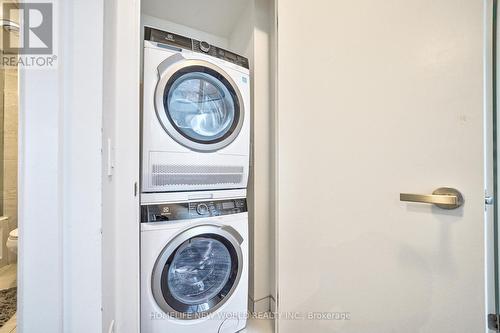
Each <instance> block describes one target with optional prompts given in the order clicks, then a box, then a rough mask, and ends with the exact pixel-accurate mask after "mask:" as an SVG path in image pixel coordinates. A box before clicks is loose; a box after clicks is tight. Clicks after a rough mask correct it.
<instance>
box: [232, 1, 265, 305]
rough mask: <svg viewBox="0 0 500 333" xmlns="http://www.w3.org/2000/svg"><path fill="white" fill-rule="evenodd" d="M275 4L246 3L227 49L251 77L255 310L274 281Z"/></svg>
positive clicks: (252, 289)
mask: <svg viewBox="0 0 500 333" xmlns="http://www.w3.org/2000/svg"><path fill="white" fill-rule="evenodd" d="M273 13H274V1H272V0H255V1H250V2H249V4H248V6H247V8H246V9H245V10H244V11H243V14H242V16H241V17H240V19H239V20H238V24H237V25H236V26H235V27H234V30H233V33H232V34H231V36H230V37H229V48H230V49H231V50H233V51H235V52H238V53H240V54H243V55H245V56H246V57H248V58H249V60H250V73H251V78H252V92H251V95H252V125H253V126H252V134H251V135H252V140H251V141H252V160H251V168H250V180H249V184H248V203H249V207H250V212H249V219H250V235H251V237H252V242H251V245H250V257H251V258H250V259H251V263H250V275H251V276H250V286H249V287H250V288H249V296H250V298H251V300H252V301H253V303H254V304H253V305H252V304H251V306H253V310H255V311H267V310H269V308H270V306H271V299H272V298H271V297H270V295H271V294H272V290H273V289H274V288H273V287H272V286H273V285H274V282H273V271H274V264H273V257H274V246H273V244H274V233H273V232H272V230H273V228H274V227H273V225H274V224H273V213H272V210H273V197H274V196H273V188H274V181H273V168H272V161H273V155H272V133H273V129H272V123H273V122H272V119H273V114H274V112H273V109H274V108H273V87H272V70H273V69H272V61H271V59H272V52H271V51H272V44H271V38H272V34H273V32H274V30H273V29H274V27H273V24H272V20H273V17H274V15H273Z"/></svg>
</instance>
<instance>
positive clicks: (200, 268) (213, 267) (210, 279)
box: [160, 234, 239, 316]
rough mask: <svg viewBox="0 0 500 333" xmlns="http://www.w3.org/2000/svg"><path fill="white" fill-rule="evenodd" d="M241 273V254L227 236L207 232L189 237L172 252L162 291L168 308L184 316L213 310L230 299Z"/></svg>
mask: <svg viewBox="0 0 500 333" xmlns="http://www.w3.org/2000/svg"><path fill="white" fill-rule="evenodd" d="M238 272H239V263H238V255H237V253H236V250H235V248H234V246H233V245H232V244H231V242H229V241H228V240H227V239H225V238H224V237H222V236H220V235H216V234H203V235H199V236H196V237H192V238H189V239H187V240H185V241H184V242H182V244H180V245H179V246H177V248H176V249H175V250H174V251H173V252H172V253H171V254H170V255H169V257H168V259H167V261H166V263H165V265H164V267H163V269H162V271H161V279H160V284H161V294H162V298H163V300H164V301H165V302H166V305H167V306H168V309H167V310H171V311H170V312H172V311H173V312H175V313H176V314H178V313H180V314H181V316H182V315H188V316H191V315H196V314H204V313H207V312H211V311H213V310H214V309H215V308H216V307H218V306H220V305H221V304H222V303H223V302H225V301H226V297H227V296H228V295H229V292H230V291H231V290H232V287H233V285H235V282H236V280H237V278H238ZM161 303H163V301H162V302H161Z"/></svg>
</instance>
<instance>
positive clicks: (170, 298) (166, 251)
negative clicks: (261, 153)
mask: <svg viewBox="0 0 500 333" xmlns="http://www.w3.org/2000/svg"><path fill="white" fill-rule="evenodd" d="M228 192H229V193H230V194H238V193H236V192H237V191H218V192H212V193H211V198H212V199H210V200H206V199H205V200H199V201H180V202H179V201H175V200H174V196H172V195H170V196H168V195H169V194H170V193H166V194H167V196H165V198H164V199H165V200H164V201H163V202H160V197H159V196H158V195H157V196H152V197H149V199H151V202H146V203H143V204H142V205H141V221H142V223H141V282H140V284H141V332H147V333H164V332H176V333H199V332H206V333H234V332H237V331H239V330H242V329H243V328H244V327H245V326H246V319H247V297H248V243H249V240H248V213H247V205H246V200H245V197H244V191H240V192H241V193H239V194H241V195H240V196H237V197H233V198H229V197H228ZM172 194H173V193H172ZM181 195H184V194H181ZM194 195H197V194H196V193H195V194H194ZM198 195H205V194H203V192H200V193H198ZM149 199H148V200H149Z"/></svg>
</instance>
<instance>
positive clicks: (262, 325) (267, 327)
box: [240, 318, 274, 333]
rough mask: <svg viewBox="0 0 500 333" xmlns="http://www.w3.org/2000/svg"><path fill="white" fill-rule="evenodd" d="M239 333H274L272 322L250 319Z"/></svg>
mask: <svg viewBox="0 0 500 333" xmlns="http://www.w3.org/2000/svg"><path fill="white" fill-rule="evenodd" d="M240 333H274V322H273V321H272V320H264V319H255V318H253V319H250V320H249V321H248V323H247V328H245V329H244V330H243V331H240Z"/></svg>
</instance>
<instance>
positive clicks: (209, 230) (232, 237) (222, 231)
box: [151, 225, 243, 319]
mask: <svg viewBox="0 0 500 333" xmlns="http://www.w3.org/2000/svg"><path fill="white" fill-rule="evenodd" d="M204 234H215V235H218V236H221V237H223V238H225V239H226V240H227V241H229V243H231V245H232V246H233V248H234V250H235V252H236V256H237V260H238V272H237V275H236V278H235V280H234V283H233V285H232V286H231V289H230V290H229V292H228V293H227V295H226V296H225V297H224V299H223V300H222V301H220V302H219V303H217V304H216V305H214V306H213V307H212V308H210V309H209V310H208V311H204V312H197V313H185V312H179V311H177V310H176V309H174V308H172V307H171V306H170V305H169V304H168V303H167V301H166V300H165V298H164V297H163V292H162V288H161V277H162V273H163V269H164V267H165V265H166V263H167V261H168V259H169V258H170V256H171V255H172V254H173V253H174V252H175V250H176V249H177V248H178V247H179V246H180V245H181V244H182V243H184V242H185V241H187V240H189V239H191V238H194V237H196V236H200V235H204ZM242 241H243V239H242V238H241V236H240V235H239V233H238V232H237V231H236V230H234V229H233V228H232V227H229V226H218V225H199V226H195V227H192V228H190V229H187V230H185V231H183V232H181V233H180V234H178V235H177V236H175V237H174V238H173V239H172V240H171V241H169V242H168V243H167V245H166V246H165V247H164V248H163V250H162V251H161V253H160V255H159V256H158V258H157V259H156V262H155V264H154V266H153V271H152V276H151V291H152V293H153V298H154V299H155V301H156V303H157V304H158V306H159V307H160V308H161V309H162V310H163V311H164V312H165V314H167V315H170V314H175V317H176V318H178V319H199V318H203V317H205V316H207V315H209V314H210V313H213V312H214V311H216V310H217V309H219V308H220V307H221V306H222V305H223V304H225V303H226V302H227V301H228V300H229V299H230V298H231V295H232V294H233V293H234V291H235V290H236V288H237V287H238V284H239V281H240V279H241V274H242V271H243V253H242V250H241V246H240V245H241V242H242Z"/></svg>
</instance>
